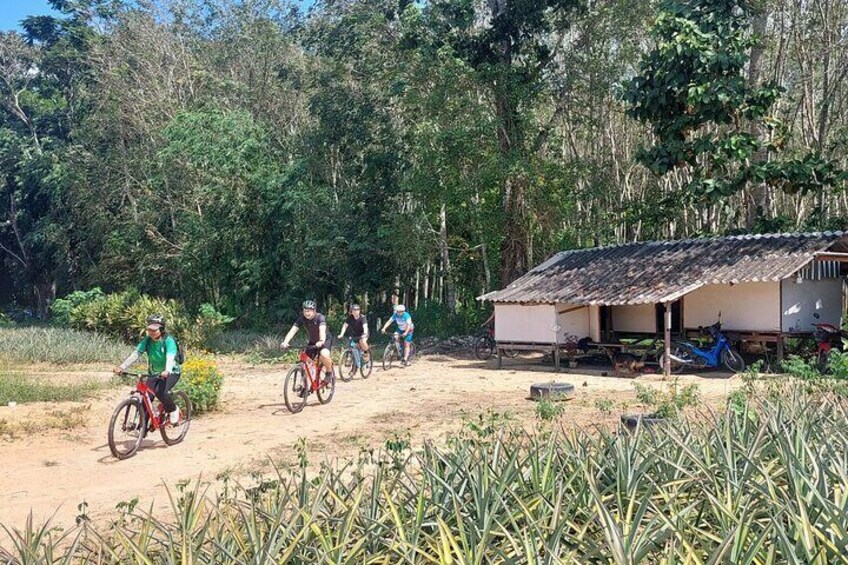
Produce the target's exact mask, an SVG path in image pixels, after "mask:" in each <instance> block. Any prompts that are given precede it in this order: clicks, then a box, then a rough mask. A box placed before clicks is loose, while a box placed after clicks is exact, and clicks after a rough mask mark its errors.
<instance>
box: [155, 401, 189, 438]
mask: <svg viewBox="0 0 848 565" xmlns="http://www.w3.org/2000/svg"><path fill="white" fill-rule="evenodd" d="M172 396H173V397H174V404H176V405H177V408H179V409H180V421H179V423H178V424H177V425H176V426H173V425H171V422H170V421H168V416H167V414H166V415H165V416H164V420H165V421H164V422H162V425H161V426H160V427H159V433H160V434H162V440H163V441H164V442H165V443H166V444H168V445H176V444H178V443H180V442H181V441H182V440H184V439H185V437H186V434H187V433H188V428H189V426H190V425H191V400H189V398H188V395H187V394H186V393H185V392H184V391H182V390H180V391H177V392H175V393H173V395H172Z"/></svg>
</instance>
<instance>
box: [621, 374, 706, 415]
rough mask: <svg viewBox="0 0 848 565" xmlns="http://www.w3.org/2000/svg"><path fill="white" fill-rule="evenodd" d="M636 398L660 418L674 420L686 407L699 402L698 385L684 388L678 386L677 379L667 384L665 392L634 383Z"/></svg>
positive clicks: (692, 384) (689, 385)
mask: <svg viewBox="0 0 848 565" xmlns="http://www.w3.org/2000/svg"><path fill="white" fill-rule="evenodd" d="M633 386H634V387H635V388H636V398H637V399H638V400H639V402H641V403H642V404H644V405H646V406H648V407H650V408H651V409H652V410H653V413H654V414H656V415H657V416H659V417H660V418H674V417H675V416H677V415H679V414H680V412H682V411H683V409H684V408H686V407H687V406H695V405H697V404H698V402H699V400H700V399H699V394H698V385H696V384H694V383H691V384H688V385H686V386H684V387H680V386H679V385H678V379H676V378H675V379H674V380H673V381H672V382H670V383H669V384H668V388H667V390H660V389H657V388H653V387H650V386H647V385H643V384H642V383H634V384H633Z"/></svg>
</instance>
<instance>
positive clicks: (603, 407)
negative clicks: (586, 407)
mask: <svg viewBox="0 0 848 565" xmlns="http://www.w3.org/2000/svg"><path fill="white" fill-rule="evenodd" d="M595 408H597V409H598V410H600V411H601V412H603V413H604V414H612V411H613V408H615V402H613V401H612V400H610V399H609V398H596V399H595Z"/></svg>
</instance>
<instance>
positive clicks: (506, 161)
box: [427, 0, 580, 285]
mask: <svg viewBox="0 0 848 565" xmlns="http://www.w3.org/2000/svg"><path fill="white" fill-rule="evenodd" d="M579 5H580V2H579V0H538V1H536V0H534V1H528V0H488V1H486V2H479V3H477V2H468V3H465V2H463V3H457V2H453V1H450V0H441V1H436V2H433V3H430V4H428V7H427V14H428V15H429V19H430V29H431V33H432V36H431V38H432V41H433V42H434V43H435V44H436V45H439V44H447V45H449V46H450V47H451V48H452V49H454V50H455V52H456V53H457V54H458V55H459V56H460V57H462V58H463V59H464V60H465V61H466V62H467V63H468V64H469V65H470V66H471V67H472V68H473V69H474V70H475V71H476V73H477V76H478V80H479V81H480V83H481V85H484V86H485V87H486V88H487V90H488V94H489V96H490V97H491V98H490V99H491V104H492V105H493V108H494V115H495V118H496V135H497V140H498V147H499V150H500V154H501V159H502V164H503V167H504V169H505V170H506V171H507V174H506V175H505V176H504V180H503V184H502V187H501V211H502V220H501V238H502V239H501V245H500V251H501V257H500V278H501V284H504V285H505V284H508V283H510V282H512V281H513V280H514V279H516V278H517V277H519V276H521V275H522V274H524V273H525V272H526V271H527V270H528V269H529V268H530V267H531V266H532V261H533V257H532V243H531V234H532V229H531V222H530V216H529V214H528V207H529V199H528V192H529V191H531V190H532V189H533V180H532V178H533V165H534V163H535V161H536V158H535V157H536V151H537V150H538V147H539V144H540V143H542V142H543V140H544V138H545V136H546V134H547V129H548V127H550V124H544V123H543V124H542V125H541V127H540V126H539V125H537V124H536V123H534V118H535V114H534V103H535V102H537V101H538V97H539V94H540V92H542V91H543V89H544V86H545V77H546V73H548V72H549V71H550V69H551V67H552V66H553V65H554V64H555V62H556V56H557V51H558V49H559V48H560V47H561V46H562V44H563V41H564V39H565V34H566V32H567V30H568V25H567V24H568V21H567V18H568V16H569V15H570V14H572V13H573V12H574V11H575V10H576V9H577V8H578V7H579Z"/></svg>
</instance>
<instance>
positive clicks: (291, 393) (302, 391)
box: [283, 364, 309, 414]
mask: <svg viewBox="0 0 848 565" xmlns="http://www.w3.org/2000/svg"><path fill="white" fill-rule="evenodd" d="M307 396H309V383H307V382H306V370H305V369H304V368H303V365H301V364H297V365H295V366H294V367H292V368H291V369H290V370H289V372H288V374H287V375H286V380H285V384H284V385H283V399H284V400H285V401H286V408H288V409H289V412H291V413H292V414H297V413H298V412H300V411H301V410H303V407H304V406H306V397H307Z"/></svg>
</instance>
